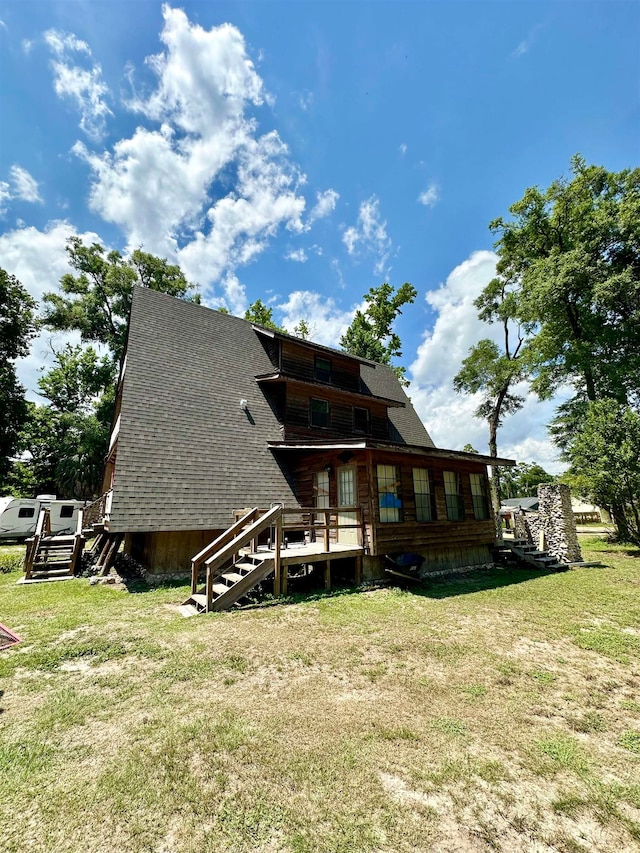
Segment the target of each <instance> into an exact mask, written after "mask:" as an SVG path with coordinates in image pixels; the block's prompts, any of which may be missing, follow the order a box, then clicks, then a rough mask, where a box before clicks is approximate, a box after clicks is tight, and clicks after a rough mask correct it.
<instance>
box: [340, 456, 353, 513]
mask: <svg viewBox="0 0 640 853" xmlns="http://www.w3.org/2000/svg"><path fill="white" fill-rule="evenodd" d="M336 473H337V475H338V506H355V505H356V466H355V465H342V466H341V467H340V468H338V470H337V472H336Z"/></svg>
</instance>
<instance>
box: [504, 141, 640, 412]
mask: <svg viewBox="0 0 640 853" xmlns="http://www.w3.org/2000/svg"><path fill="white" fill-rule="evenodd" d="M571 175H572V176H571V178H570V179H565V178H562V179H559V180H557V181H554V182H553V183H552V184H551V186H550V187H549V188H548V189H546V190H540V189H539V188H538V187H530V188H529V189H527V190H526V192H525V194H524V196H523V197H522V199H520V201H518V202H516V204H514V205H512V206H511V207H510V208H509V210H510V213H511V214H512V218H511V219H509V220H504V219H502V218H498V219H496V220H494V221H493V222H492V223H491V225H490V227H491V229H492V231H493V232H494V234H496V235H497V237H498V239H497V242H496V248H497V251H498V255H499V260H498V265H497V270H498V275H499V276H501V277H502V278H504V279H505V280H508V281H512V282H516V283H517V287H518V293H517V315H518V318H519V319H520V320H521V321H522V322H525V323H530V324H532V325H534V326H535V329H536V334H535V336H534V338H533V340H532V341H531V345H530V347H529V360H530V364H531V368H532V388H533V390H534V391H536V392H537V393H538V394H539V395H540V396H541V397H550V396H551V395H552V394H553V393H554V392H555V391H556V390H557V389H558V387H559V386H560V385H562V384H564V383H569V384H571V385H572V386H573V387H574V388H575V390H576V400H577V401H578V402H579V401H580V400H587V401H594V400H599V399H603V398H613V399H615V400H618V401H620V402H632V401H637V398H638V389H640V169H633V170H631V169H625V170H623V171H621V172H608V171H607V170H606V169H604V168H603V167H601V166H589V165H587V163H586V162H585V160H584V159H583V158H582V157H580V156H578V155H576V156H575V157H573V159H572V160H571Z"/></svg>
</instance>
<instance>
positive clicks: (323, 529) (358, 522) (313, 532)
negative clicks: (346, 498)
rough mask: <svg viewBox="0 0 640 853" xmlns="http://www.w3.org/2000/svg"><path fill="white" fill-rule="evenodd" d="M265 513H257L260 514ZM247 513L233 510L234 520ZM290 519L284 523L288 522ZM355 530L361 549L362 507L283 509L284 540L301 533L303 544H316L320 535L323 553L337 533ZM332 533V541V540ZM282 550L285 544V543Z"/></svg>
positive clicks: (329, 547)
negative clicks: (291, 534) (307, 542)
mask: <svg viewBox="0 0 640 853" xmlns="http://www.w3.org/2000/svg"><path fill="white" fill-rule="evenodd" d="M265 511H266V510H256V512H258V513H259V514H262V513H263V512H265ZM244 512H246V510H236V512H235V517H236V518H238V517H239V516H240V514H241V513H244ZM340 516H347V517H349V516H355V519H354V521H353V522H345V521H341V520H340ZM288 518H289V519H291V520H287V519H288ZM341 530H343V531H346V530H355V531H356V538H357V543H356V544H357V545H358V546H359V547H360V548H362V547H363V543H364V527H363V523H362V508H361V507H338V506H328V507H323V508H321V509H320V508H318V507H291V508H283V509H282V535H283V540H286V539H287V538H288V537H287V534H288V533H293V532H296V533H302V535H303V539H304V541H305V542H306V541H309V542H313V541H318V535H319V534H321V535H322V544H323V547H324V550H325V551H330V550H331V543H332V542H336V541H337V539H338V536H339V533H340V531H341ZM332 533H335V538H333V537H332V535H331V534H332ZM284 544H285V547H286V544H287V543H284Z"/></svg>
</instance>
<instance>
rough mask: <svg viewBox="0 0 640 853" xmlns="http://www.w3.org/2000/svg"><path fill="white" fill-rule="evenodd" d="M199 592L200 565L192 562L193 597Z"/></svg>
mask: <svg viewBox="0 0 640 853" xmlns="http://www.w3.org/2000/svg"><path fill="white" fill-rule="evenodd" d="M197 591H198V564H197V563H196V561H195V560H191V595H195V593H196V592H197Z"/></svg>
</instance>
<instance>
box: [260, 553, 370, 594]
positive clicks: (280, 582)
mask: <svg viewBox="0 0 640 853" xmlns="http://www.w3.org/2000/svg"><path fill="white" fill-rule="evenodd" d="M363 554H364V548H363V547H362V546H361V545H357V544H354V545H347V544H344V543H342V542H331V544H330V546H329V550H328V551H327V550H325V547H324V543H323V542H292V543H290V544H289V545H288V546H287V547H286V548H284V547H283V548H281V549H280V566H281V571H280V578H279V579H278V577H277V572H276V578H275V580H274V594H275V595H286V593H287V585H288V576H289V575H288V567H289V566H298V565H301V564H303V563H324V585H325V589H328V590H330V589H331V563H332V561H333V560H344V559H348V558H353V559H355V565H356V570H355V578H354V580H355V583H356V585H358V584H359V583H360V582H361V581H362V555H363ZM247 556H251V557H261V558H262V559H272V560H275V556H276V552H275V549H272V548H268V547H267V546H261V547H259V548H258V550H257V551H247Z"/></svg>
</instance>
